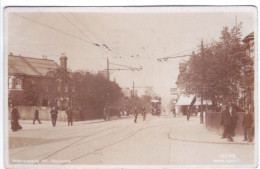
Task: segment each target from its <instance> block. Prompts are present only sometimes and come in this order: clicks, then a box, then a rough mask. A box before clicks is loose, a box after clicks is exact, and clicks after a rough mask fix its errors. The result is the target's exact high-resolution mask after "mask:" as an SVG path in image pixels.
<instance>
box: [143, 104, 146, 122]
mask: <svg viewBox="0 0 260 169" xmlns="http://www.w3.org/2000/svg"><path fill="white" fill-rule="evenodd" d="M142 115H143V121H145V118H146V110H145V107H144V106H143V108H142Z"/></svg>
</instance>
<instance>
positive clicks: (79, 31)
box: [59, 13, 105, 51]
mask: <svg viewBox="0 0 260 169" xmlns="http://www.w3.org/2000/svg"><path fill="white" fill-rule="evenodd" d="M59 14H60V15H61V16H62V17H63V18H65V20H66V21H67V22H69V23H70V24H71V25H72V26H73V27H74V28H76V29H77V30H78V31H79V32H81V33H82V34H83V35H84V36H85V37H86V38H89V37H88V36H87V35H86V34H85V33H84V31H82V30H81V29H80V28H79V27H78V26H76V25H75V24H74V23H73V22H72V21H71V20H69V19H68V18H67V17H66V16H65V15H63V14H62V13H59ZM91 42H92V43H93V44H94V45H95V46H97V47H99V45H98V44H97V43H95V42H94V41H93V40H91ZM100 49H101V50H103V51H105V50H104V49H103V48H100Z"/></svg>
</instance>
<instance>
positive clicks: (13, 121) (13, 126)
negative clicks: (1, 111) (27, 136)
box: [11, 105, 22, 131]
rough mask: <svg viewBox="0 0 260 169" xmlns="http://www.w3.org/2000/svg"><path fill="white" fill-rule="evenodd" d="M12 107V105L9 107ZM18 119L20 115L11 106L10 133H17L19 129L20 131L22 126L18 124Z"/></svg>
mask: <svg viewBox="0 0 260 169" xmlns="http://www.w3.org/2000/svg"><path fill="white" fill-rule="evenodd" d="M11 107H12V105H11ZM19 119H20V113H19V111H18V109H17V108H16V107H15V106H13V108H12V111H11V129H12V131H17V130H19V129H22V126H20V124H19Z"/></svg>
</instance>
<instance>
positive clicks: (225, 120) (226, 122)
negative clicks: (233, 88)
mask: <svg viewBox="0 0 260 169" xmlns="http://www.w3.org/2000/svg"><path fill="white" fill-rule="evenodd" d="M221 125H223V126H224V132H223V135H222V137H221V138H227V139H228V141H231V142H233V141H234V140H233V138H232V134H231V132H232V117H231V114H230V112H229V108H228V107H227V108H226V109H225V110H223V112H222V116H221Z"/></svg>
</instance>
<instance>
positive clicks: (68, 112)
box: [66, 107, 73, 126]
mask: <svg viewBox="0 0 260 169" xmlns="http://www.w3.org/2000/svg"><path fill="white" fill-rule="evenodd" d="M66 114H67V119H68V126H69V125H71V126H72V125H73V122H72V118H73V111H72V108H71V107H68V109H67V110H66Z"/></svg>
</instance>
